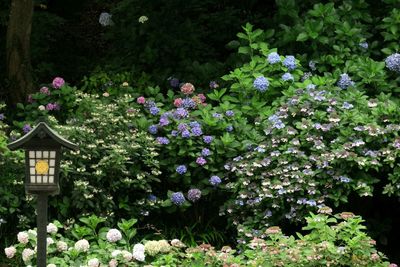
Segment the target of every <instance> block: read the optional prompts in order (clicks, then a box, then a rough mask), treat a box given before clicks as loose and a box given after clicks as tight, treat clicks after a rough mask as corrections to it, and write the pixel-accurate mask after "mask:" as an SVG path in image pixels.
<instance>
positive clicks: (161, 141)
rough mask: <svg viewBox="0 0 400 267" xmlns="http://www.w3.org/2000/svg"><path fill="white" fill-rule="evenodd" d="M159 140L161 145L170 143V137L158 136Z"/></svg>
mask: <svg viewBox="0 0 400 267" xmlns="http://www.w3.org/2000/svg"><path fill="white" fill-rule="evenodd" d="M157 142H158V143H159V144H161V145H168V144H169V139H168V138H167V137H157Z"/></svg>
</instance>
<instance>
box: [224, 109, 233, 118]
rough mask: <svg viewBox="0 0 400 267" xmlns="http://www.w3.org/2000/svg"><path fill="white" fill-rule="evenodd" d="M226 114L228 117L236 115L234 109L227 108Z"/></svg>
mask: <svg viewBox="0 0 400 267" xmlns="http://www.w3.org/2000/svg"><path fill="white" fill-rule="evenodd" d="M225 115H226V116H227V117H233V116H235V112H233V110H227V111H226V112H225Z"/></svg>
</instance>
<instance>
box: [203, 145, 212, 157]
mask: <svg viewBox="0 0 400 267" xmlns="http://www.w3.org/2000/svg"><path fill="white" fill-rule="evenodd" d="M201 155H202V156H203V157H208V156H210V155H211V151H210V149H208V148H206V147H205V148H203V149H202V150H201Z"/></svg>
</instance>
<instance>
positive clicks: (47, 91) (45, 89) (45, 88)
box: [40, 86, 50, 95]
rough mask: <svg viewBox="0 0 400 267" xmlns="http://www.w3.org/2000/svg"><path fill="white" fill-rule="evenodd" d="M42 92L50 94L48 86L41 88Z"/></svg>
mask: <svg viewBox="0 0 400 267" xmlns="http://www.w3.org/2000/svg"><path fill="white" fill-rule="evenodd" d="M40 93H42V94H45V95H50V90H49V88H48V87H46V86H43V87H42V88H40Z"/></svg>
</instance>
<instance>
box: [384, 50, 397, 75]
mask: <svg viewBox="0 0 400 267" xmlns="http://www.w3.org/2000/svg"><path fill="white" fill-rule="evenodd" d="M385 63H386V67H387V68H388V69H389V70H391V71H396V72H400V54H399V53H394V54H391V55H390V56H388V57H387V58H386V59H385Z"/></svg>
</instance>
